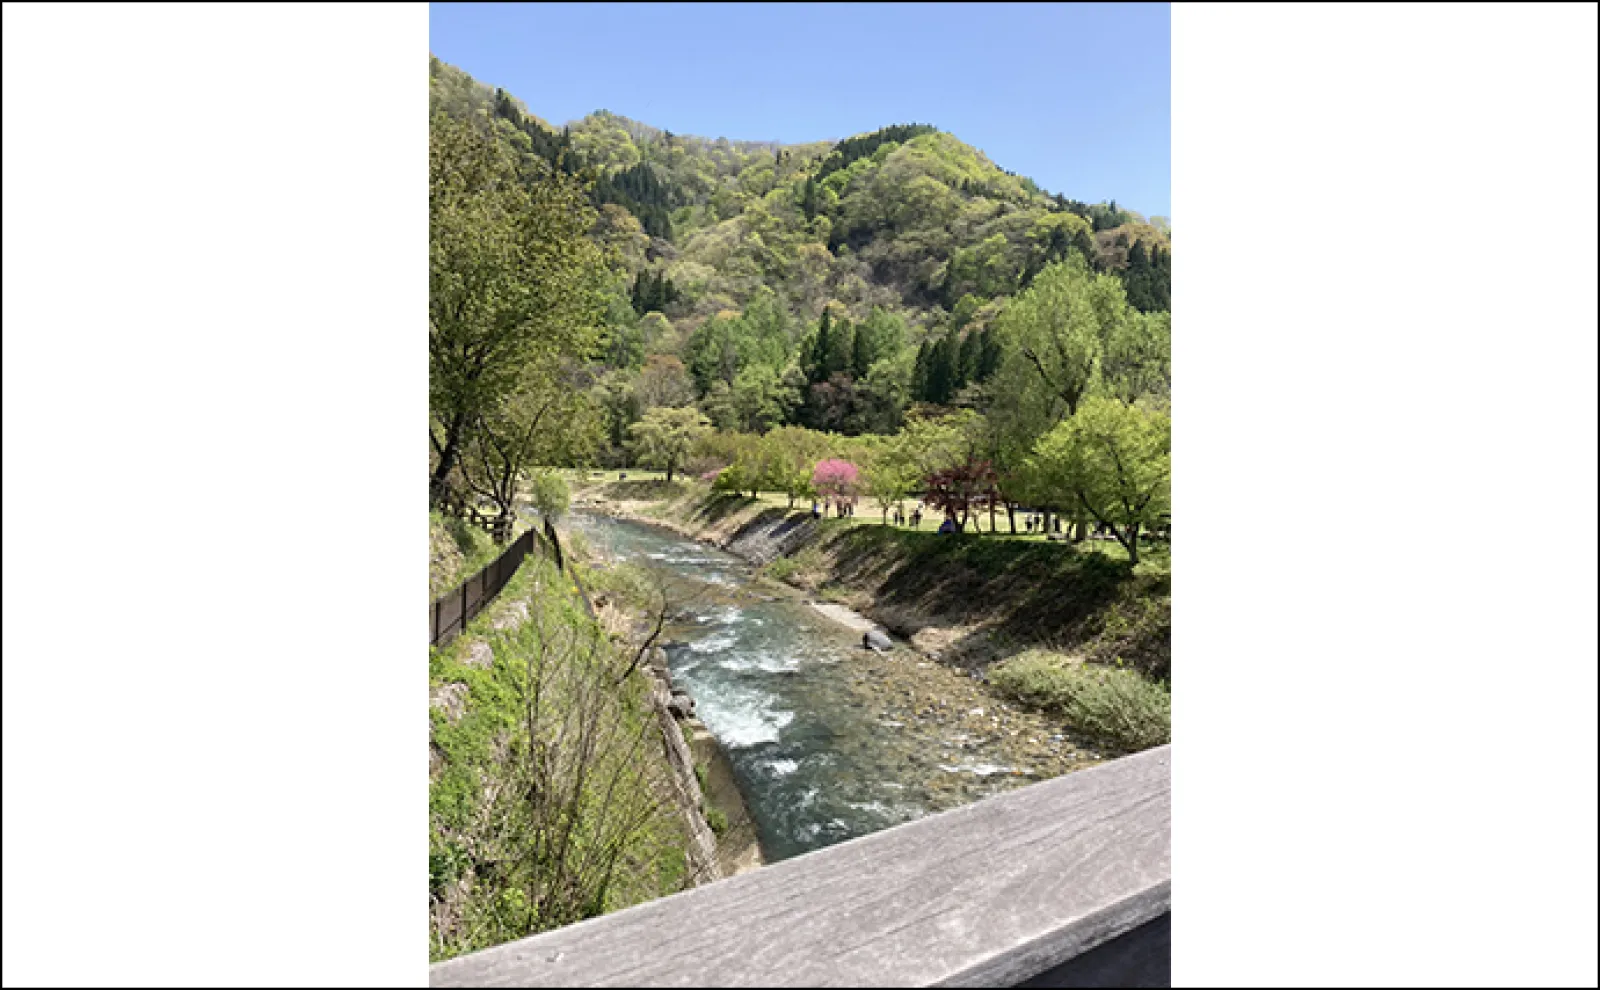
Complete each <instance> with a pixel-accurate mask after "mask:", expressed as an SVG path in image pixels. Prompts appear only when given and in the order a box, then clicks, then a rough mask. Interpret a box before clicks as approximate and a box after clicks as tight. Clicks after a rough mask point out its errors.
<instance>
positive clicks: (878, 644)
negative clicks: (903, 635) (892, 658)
mask: <svg viewBox="0 0 1600 990" xmlns="http://www.w3.org/2000/svg"><path fill="white" fill-rule="evenodd" d="M861 642H862V645H863V646H866V647H867V648H869V649H873V650H877V651H878V652H879V653H885V652H887V651H889V650H890V649H893V648H894V642H893V640H891V639H889V634H888V633H886V632H884V631H883V630H882V629H872V630H869V631H867V632H866V633H864V634H863V635H862V638H861Z"/></svg>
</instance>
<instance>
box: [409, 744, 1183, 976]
mask: <svg viewBox="0 0 1600 990" xmlns="http://www.w3.org/2000/svg"><path fill="white" fill-rule="evenodd" d="M1170 797H1171V747H1170V746H1162V747H1158V748H1156V749H1153V750H1148V751H1146V752H1144V753H1139V754H1137V755H1134V756H1129V757H1125V758H1123V759H1120V760H1115V761H1113V762H1111V763H1107V764H1104V765H1102V766H1098V767H1094V768H1091V769H1089V770H1082V771H1079V772H1077V773H1073V774H1069V775H1067V776H1064V777H1058V778H1056V779H1055V780H1050V781H1045V782H1044V783H1040V784H1034V785H1032V786H1030V787H1026V788H1022V789H1021V790H1017V791H1012V792H1009V793H1006V794H1001V795H998V796H996V797H991V798H987V799H985V800H983V801H979V802H976V803H974V804H971V805H967V806H966V807H963V808H957V809H956V810H954V811H948V812H945V813H943V814H939V815H932V816H929V817H927V818H924V819H921V820H919V821H916V822H911V823H909V824H906V825H901V826H897V827H895V828H891V829H886V830H884V831H882V832H877V833H874V834H872V835H869V836H864V837H862V838H860V839H854V840H851V841H849V842H844V843H841V844H839V845H836V846H831V847H829V848H827V849H822V850H819V851H817V852H813V853H808V854H806V855H804V856H798V857H796V858H794V859H789V860H785V861H783V862H781V863H777V864H774V865H772V866H767V867H763V868H762V869H759V870H756V871H754V872H752V873H746V874H743V875H741V876H737V877H733V878H730V879H727V880H723V881H720V882H718V883H714V884H710V885H707V886H704V887H699V888H697V889H694V890H690V891H686V892H684V893H681V894H675V895H673V896H671V897H666V898H662V899H660V900H656V901H652V902H650V903H648V904H641V905H638V906H636V907H632V908H628V909H627V910H624V911H619V912H617V913H616V914H612V915H606V916H605V917H601V918H595V919H591V920H589V921H585V922H581V923H579V924H576V925H571V926H569V927H567V928H563V929H559V930H557V931H553V932H546V933H544V934H542V935H535V936H533V937H531V938H526V939H522V940H520V941H517V942H511V943H508V944H506V945H502V946H497V947H496V948H493V949H487V950H484V951H482V952H477V953H473V954H472V955H468V956H463V957H461V958H459V959H452V960H448V961H445V962H442V963H436V964H435V965H433V966H432V967H431V968H430V971H429V984H430V985H431V986H437V987H457V986H460V987H465V986H476V987H515V986H543V987H571V986H602V987H603V986H649V987H658V986H659V987H672V986H675V987H724V986H726V987H735V986H759V987H784V986H799V987H833V986H1014V985H1016V984H1018V983H1022V982H1024V981H1025V980H1028V979H1030V978H1032V977H1034V976H1037V975H1038V974H1041V973H1044V972H1046V971H1048V970H1050V969H1052V968H1053V967H1056V966H1059V965H1060V964H1061V963H1063V962H1065V961H1066V960H1068V959H1072V958H1074V957H1076V956H1079V955H1081V954H1083V953H1085V952H1087V951H1088V950H1090V949H1092V948H1094V947H1095V946H1097V945H1100V944H1101V943H1103V942H1107V941H1109V940H1111V939H1114V938H1116V937H1117V936H1119V935H1122V934H1123V933H1126V932H1130V931H1132V930H1134V929H1136V928H1138V927H1140V926H1141V925H1144V924H1145V923H1146V922H1149V921H1151V920H1153V919H1155V918H1158V917H1159V916H1161V915H1163V914H1165V913H1167V912H1168V911H1169V910H1170V908H1171V900H1172V896H1171V890H1172V882H1171V877H1172V855H1171V850H1172V843H1171V821H1172V815H1171V801H1170Z"/></svg>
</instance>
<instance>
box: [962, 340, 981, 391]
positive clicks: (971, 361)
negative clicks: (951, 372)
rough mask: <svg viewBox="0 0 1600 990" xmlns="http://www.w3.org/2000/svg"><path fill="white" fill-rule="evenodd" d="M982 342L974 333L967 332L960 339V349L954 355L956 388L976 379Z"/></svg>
mask: <svg viewBox="0 0 1600 990" xmlns="http://www.w3.org/2000/svg"><path fill="white" fill-rule="evenodd" d="M982 345H983V342H982V341H981V340H979V339H978V335H977V334H976V333H969V334H967V335H966V337H965V338H964V339H963V340H962V341H961V349H960V351H959V352H958V355H957V357H956V383H955V387H956V389H957V390H959V389H961V387H962V386H964V385H966V384H967V383H968V382H974V381H977V380H978V358H979V352H980V350H981V349H982Z"/></svg>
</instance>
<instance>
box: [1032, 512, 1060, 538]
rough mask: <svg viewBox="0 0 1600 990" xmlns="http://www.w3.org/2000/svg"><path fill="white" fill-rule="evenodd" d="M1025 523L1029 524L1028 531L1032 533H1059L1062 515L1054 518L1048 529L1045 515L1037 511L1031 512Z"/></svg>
mask: <svg viewBox="0 0 1600 990" xmlns="http://www.w3.org/2000/svg"><path fill="white" fill-rule="evenodd" d="M1025 525H1026V526H1027V528H1028V532H1030V533H1044V532H1054V533H1059V532H1061V517H1060V516H1056V517H1055V518H1054V519H1052V520H1050V526H1049V528H1048V530H1047V529H1046V526H1045V517H1044V516H1042V515H1040V514H1039V513H1037V512H1035V513H1031V514H1030V515H1029V516H1028V518H1027V520H1026V522H1025Z"/></svg>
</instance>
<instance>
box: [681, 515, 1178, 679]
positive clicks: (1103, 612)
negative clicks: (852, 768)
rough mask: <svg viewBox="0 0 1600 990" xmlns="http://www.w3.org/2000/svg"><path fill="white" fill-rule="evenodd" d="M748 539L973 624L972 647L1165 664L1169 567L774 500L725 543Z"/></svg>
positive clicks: (877, 598) (1153, 666) (841, 578)
mask: <svg viewBox="0 0 1600 990" xmlns="http://www.w3.org/2000/svg"><path fill="white" fill-rule="evenodd" d="M748 504H749V503H748V501H746V500H742V499H736V498H733V497H724V500H723V501H720V502H717V503H716V504H715V505H711V504H709V503H708V504H707V505H706V506H703V507H702V511H704V512H705V513H707V515H708V516H715V518H725V517H726V516H727V515H729V514H731V513H732V512H734V511H736V510H738V509H739V508H742V507H744V506H747V505H748ZM758 540H759V541H766V543H767V545H768V546H771V547H775V548H776V549H777V552H779V553H782V554H785V555H790V554H793V553H795V552H796V551H797V550H799V549H801V548H802V547H804V546H807V545H815V546H817V547H818V549H819V550H821V551H822V553H823V555H824V557H825V558H826V560H827V561H828V563H829V572H828V579H829V583H832V584H838V585H843V586H848V587H851V588H855V589H859V590H860V591H863V592H866V593H867V594H869V595H871V596H872V598H873V600H874V602H875V603H876V604H877V605H878V606H879V607H881V608H884V609H885V610H892V611H894V612H898V613H901V614H906V615H911V616H916V615H921V616H926V617H928V618H930V619H932V618H937V620H938V622H939V624H941V625H943V624H946V623H950V624H958V625H974V626H982V627H983V630H982V633H981V635H983V636H984V640H985V643H986V644H987V649H986V650H984V651H976V653H978V654H981V653H983V652H989V653H992V652H993V651H994V650H995V649H997V648H998V649H999V650H1000V652H1002V653H1010V652H1015V651H1017V650H1021V649H1025V648H1028V647H1032V646H1041V647H1046V648H1051V649H1061V650H1066V651H1069V652H1084V653H1086V655H1092V656H1093V658H1095V659H1104V660H1110V659H1112V658H1113V657H1120V658H1122V659H1123V660H1125V661H1127V662H1128V663H1130V664H1132V665H1134V666H1135V667H1137V668H1139V669H1141V670H1142V671H1144V672H1145V673H1147V674H1148V675H1150V676H1152V677H1155V678H1157V679H1166V678H1168V677H1169V676H1170V673H1171V620H1170V607H1169V606H1168V605H1167V601H1168V599H1169V598H1170V595H1171V575H1170V574H1165V573H1134V572H1133V571H1132V569H1131V568H1130V567H1129V565H1128V563H1127V562H1126V561H1125V560H1115V559H1112V558H1109V557H1106V556H1104V555H1102V554H1100V553H1097V552H1095V551H1093V550H1090V549H1085V548H1081V547H1075V546H1073V545H1070V544H1063V543H1051V542H1043V541H1040V542H1028V541H1020V540H1005V539H993V538H987V537H983V536H977V535H973V534H957V535H948V534H943V535H942V534H938V533H932V532H925V531H924V532H917V531H912V530H906V529H901V528H897V527H891V526H867V525H856V526H843V527H840V526H833V525H828V524H826V523H822V522H819V521H818V520H814V519H812V518H811V517H810V516H809V514H806V513H804V512H795V513H789V512H785V511H783V510H781V509H776V508H772V509H767V510H764V511H762V512H761V513H759V514H758V515H756V516H755V517H753V518H752V519H750V520H748V521H746V522H745V523H744V524H743V525H741V526H740V528H739V530H738V532H736V533H735V534H734V536H733V539H732V541H731V542H732V543H734V544H737V543H741V542H746V543H748V544H750V545H752V546H754V545H756V544H755V541H758ZM762 556H766V554H762ZM972 645H975V644H972V643H969V642H968V641H967V639H962V640H960V641H957V642H956V643H953V644H952V645H951V648H950V649H949V650H948V653H949V654H950V655H952V656H954V657H960V656H962V655H964V653H965V652H966V651H965V650H964V649H963V647H964V646H972Z"/></svg>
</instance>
